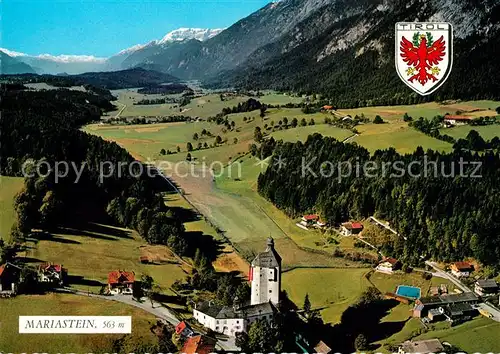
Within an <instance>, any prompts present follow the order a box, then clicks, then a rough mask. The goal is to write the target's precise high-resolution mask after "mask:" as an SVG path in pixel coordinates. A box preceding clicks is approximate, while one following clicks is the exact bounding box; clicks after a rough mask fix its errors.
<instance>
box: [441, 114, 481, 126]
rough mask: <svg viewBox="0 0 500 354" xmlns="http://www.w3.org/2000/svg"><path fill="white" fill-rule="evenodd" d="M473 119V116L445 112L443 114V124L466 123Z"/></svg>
mask: <svg viewBox="0 0 500 354" xmlns="http://www.w3.org/2000/svg"><path fill="white" fill-rule="evenodd" d="M473 119H474V117H468V116H460V115H449V114H447V115H445V116H444V123H445V125H466V124H469V123H470V121H471V120H473Z"/></svg>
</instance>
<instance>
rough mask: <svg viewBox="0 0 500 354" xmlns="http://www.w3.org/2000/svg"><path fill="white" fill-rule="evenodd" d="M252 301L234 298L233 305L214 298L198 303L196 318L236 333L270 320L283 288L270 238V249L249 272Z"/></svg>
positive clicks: (211, 326)
mask: <svg viewBox="0 0 500 354" xmlns="http://www.w3.org/2000/svg"><path fill="white" fill-rule="evenodd" d="M249 281H250V283H251V288H252V290H251V299H250V303H245V301H240V300H239V299H238V298H235V299H234V304H233V306H219V305H217V304H214V303H213V302H212V301H205V302H202V303H199V304H196V305H195V308H194V309H193V317H194V318H195V319H196V320H197V321H198V322H199V323H201V324H202V325H203V326H205V327H207V328H210V329H212V330H213V331H215V332H219V333H224V334H227V335H230V336H234V335H235V334H236V332H246V331H247V328H248V326H249V325H250V324H251V323H252V322H254V321H256V320H258V319H265V320H267V321H271V320H272V318H273V316H274V314H275V313H276V312H277V309H276V305H278V303H279V295H280V291H281V257H280V256H279V254H278V252H276V250H275V249H274V240H273V239H272V238H269V239H268V240H267V248H266V250H265V251H264V252H262V253H259V254H258V255H257V257H255V259H254V260H253V261H252V265H251V267H250V273H249Z"/></svg>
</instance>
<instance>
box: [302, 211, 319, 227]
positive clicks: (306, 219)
mask: <svg viewBox="0 0 500 354" xmlns="http://www.w3.org/2000/svg"><path fill="white" fill-rule="evenodd" d="M318 220H319V215H317V214H308V215H304V216H302V219H301V220H300V224H301V225H303V226H306V227H307V226H312V225H314V224H315V223H316V222H317V221H318Z"/></svg>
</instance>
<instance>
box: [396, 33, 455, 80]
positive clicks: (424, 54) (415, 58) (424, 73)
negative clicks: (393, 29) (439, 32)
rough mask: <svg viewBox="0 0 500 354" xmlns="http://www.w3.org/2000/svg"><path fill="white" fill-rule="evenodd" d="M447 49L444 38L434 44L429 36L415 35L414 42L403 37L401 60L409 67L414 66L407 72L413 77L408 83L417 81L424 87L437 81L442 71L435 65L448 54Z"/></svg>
mask: <svg viewBox="0 0 500 354" xmlns="http://www.w3.org/2000/svg"><path fill="white" fill-rule="evenodd" d="M445 49H446V46H445V42H444V38H443V36H441V37H440V38H439V39H438V40H437V41H434V42H433V41H432V37H431V38H429V34H428V35H427V36H426V35H425V34H422V35H420V36H419V34H418V33H415V35H414V38H413V42H410V41H409V40H407V39H406V38H405V37H404V36H403V38H402V40H401V42H400V50H401V58H402V59H403V61H404V62H405V63H407V64H408V66H412V67H410V68H408V69H407V70H406V73H407V74H408V75H412V76H411V77H410V78H409V79H408V81H410V82H413V81H414V80H417V81H418V82H420V83H421V84H422V85H425V83H426V82H427V81H429V80H432V81H433V82H435V81H437V80H438V79H437V78H436V75H438V74H439V72H440V71H441V70H440V69H439V68H438V67H437V66H435V65H437V64H438V63H439V62H440V61H441V60H443V58H444V56H445V54H446V53H445ZM433 65H434V66H433Z"/></svg>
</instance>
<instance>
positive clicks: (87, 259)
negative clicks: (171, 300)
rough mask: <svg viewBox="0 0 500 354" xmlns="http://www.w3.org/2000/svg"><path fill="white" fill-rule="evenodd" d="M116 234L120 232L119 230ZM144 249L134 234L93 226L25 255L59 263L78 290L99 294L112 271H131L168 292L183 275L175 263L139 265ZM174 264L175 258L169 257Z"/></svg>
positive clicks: (163, 249) (60, 235)
mask: <svg viewBox="0 0 500 354" xmlns="http://www.w3.org/2000/svg"><path fill="white" fill-rule="evenodd" d="M118 231H119V230H118ZM142 246H147V243H146V242H145V241H143V240H142V239H141V238H140V237H139V236H138V235H137V234H136V233H135V232H124V233H121V232H120V233H118V232H117V229H113V228H108V231H102V230H100V231H98V232H96V231H95V230H94V227H93V226H92V225H89V227H87V228H83V229H78V230H72V231H70V230H62V231H61V233H57V234H54V237H53V238H52V239H51V240H42V241H39V242H38V243H36V244H33V248H32V249H29V250H28V251H27V254H26V256H27V257H29V260H32V261H43V262H54V263H61V264H63V265H64V267H65V268H67V269H68V274H69V275H70V276H74V277H82V279H76V278H72V279H73V280H70V281H71V282H72V286H73V287H75V288H78V289H80V290H84V291H87V290H90V291H93V292H98V291H99V289H100V286H101V284H107V276H108V273H109V272H110V271H112V270H118V269H121V270H128V271H134V272H135V273H136V276H137V277H138V278H140V276H141V275H142V274H148V275H151V276H152V277H153V279H154V280H155V281H156V282H157V283H158V284H159V285H160V286H161V287H162V288H163V289H164V290H165V292H168V288H169V287H170V285H171V284H172V283H173V282H174V281H175V280H176V279H180V278H183V277H184V276H185V273H184V272H183V270H182V269H181V267H180V266H179V265H178V264H162V265H147V264H141V263H140V262H139V257H140V255H141V247H142ZM155 247H157V248H158V249H157V250H156V252H161V253H163V254H167V255H169V254H171V253H170V251H169V250H168V248H167V247H162V246H155ZM171 259H172V261H173V262H175V258H173V257H171Z"/></svg>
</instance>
